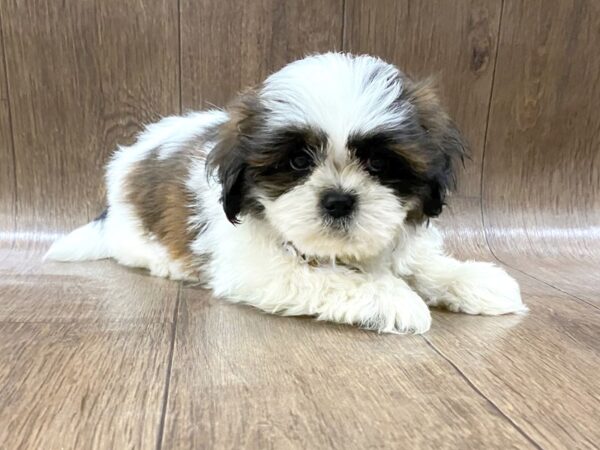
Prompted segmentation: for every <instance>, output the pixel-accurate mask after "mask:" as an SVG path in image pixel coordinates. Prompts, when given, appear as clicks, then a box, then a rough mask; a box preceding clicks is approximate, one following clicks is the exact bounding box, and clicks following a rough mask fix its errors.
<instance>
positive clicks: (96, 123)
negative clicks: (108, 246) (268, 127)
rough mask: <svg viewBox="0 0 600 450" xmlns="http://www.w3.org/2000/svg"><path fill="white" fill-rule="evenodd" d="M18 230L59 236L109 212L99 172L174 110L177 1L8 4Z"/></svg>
mask: <svg viewBox="0 0 600 450" xmlns="http://www.w3.org/2000/svg"><path fill="white" fill-rule="evenodd" d="M0 8H1V14H2V17H3V19H4V23H3V34H4V43H5V49H6V55H5V56H6V61H7V73H8V82H9V85H10V89H11V92H10V95H11V100H12V101H11V109H12V110H11V114H12V119H13V128H14V140H15V153H16V179H17V194H18V205H17V208H18V226H19V233H21V235H24V236H25V237H27V236H29V235H31V236H36V235H40V234H41V233H51V232H56V231H63V230H67V229H69V228H72V227H73V226H75V225H80V224H82V223H83V222H85V221H87V220H89V219H90V218H93V217H94V216H95V215H97V214H98V213H99V212H100V211H102V209H103V207H104V199H103V196H104V189H103V183H102V180H103V173H104V170H103V166H104V164H105V162H106V161H107V158H108V155H109V154H110V153H111V152H112V151H113V150H114V149H115V147H116V145H117V143H128V142H130V141H131V139H132V137H133V135H134V133H136V132H137V131H139V130H140V129H141V126H142V124H143V123H147V122H151V121H155V120H156V119H157V118H158V117H159V116H160V115H166V114H170V113H175V112H178V110H179V104H178V103H179V101H178V91H179V89H178V69H177V67H178V54H177V49H178V36H177V4H176V2H172V1H169V0H157V1H153V2H145V1H142V0H134V1H127V2H123V1H120V0H108V1H102V2H97V1H86V2H79V1H67V2H46V1H43V0H32V1H27V2H24V1H17V0H7V1H3V2H1V4H0Z"/></svg>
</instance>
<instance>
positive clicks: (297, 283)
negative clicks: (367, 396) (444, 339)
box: [212, 258, 431, 333]
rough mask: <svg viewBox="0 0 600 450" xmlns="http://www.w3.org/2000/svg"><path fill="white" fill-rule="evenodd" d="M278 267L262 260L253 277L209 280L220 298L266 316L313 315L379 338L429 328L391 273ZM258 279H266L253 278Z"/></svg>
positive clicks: (425, 314) (421, 308)
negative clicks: (242, 304)
mask: <svg viewBox="0 0 600 450" xmlns="http://www.w3.org/2000/svg"><path fill="white" fill-rule="evenodd" d="M276 261H277V262H276V263H274V264H271V262H272V261H270V260H268V259H261V262H263V263H264V265H261V268H260V269H258V270H257V271H254V272H249V271H241V270H240V271H232V270H231V269H230V270H229V271H228V272H227V273H228V274H230V275H229V277H227V278H226V279H225V278H223V279H222V280H219V279H217V278H213V280H212V286H213V289H214V291H215V293H216V294H217V295H218V296H222V297H225V298H227V299H229V300H231V301H239V302H243V303H247V304H250V305H252V306H255V307H257V308H259V309H261V310H263V311H266V312H268V313H273V314H281V315H290V316H292V315H311V316H315V317H317V318H318V319H319V320H327V321H332V322H338V323H345V324H353V325H359V326H361V327H364V328H367V329H371V330H376V331H379V332H390V333H424V332H426V331H427V330H428V329H429V327H430V325H431V315H430V313H429V308H428V307H427V305H426V304H425V302H424V301H423V299H421V297H419V295H418V294H417V293H416V292H415V291H414V290H413V289H411V287H410V286H409V285H408V284H406V283H405V282H404V281H403V280H402V279H400V278H397V277H395V276H394V275H393V274H392V273H391V271H387V272H386V273H384V274H365V273H358V272H355V271H353V270H349V269H346V268H340V267H337V268H334V267H316V268H315V267H309V266H307V265H299V264H297V263H294V262H291V260H284V259H283V258H280V259H278V260H276ZM258 264H260V263H258ZM255 265H256V263H255ZM232 273H235V278H234V277H232V276H231V274H232ZM262 273H268V274H269V275H268V276H265V277H262V276H260V275H259V276H257V274H262Z"/></svg>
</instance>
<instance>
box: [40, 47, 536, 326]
mask: <svg viewBox="0 0 600 450" xmlns="http://www.w3.org/2000/svg"><path fill="white" fill-rule="evenodd" d="M464 151H465V146H464V144H463V141H462V139H461V136H460V133H459V131H458V130H457V129H456V127H455V125H454V124H453V122H452V121H451V120H450V119H449V117H448V116H447V115H446V113H445V112H444V110H443V109H442V107H441V106H440V104H439V102H438V99H437V97H436V95H435V93H434V91H433V90H432V88H431V86H430V85H429V83H427V82H415V81H413V80H411V79H410V78H408V77H407V76H406V75H405V74H403V73H402V72H401V71H400V70H398V69H397V68H396V67H395V66H393V65H390V64H387V63H385V62H384V61H382V60H380V59H378V58H374V57H370V56H352V55H347V54H339V53H328V54H323V55H314V56H309V57H307V58H305V59H302V60H299V61H296V62H293V63H291V64H289V65H287V66H286V67H284V68H283V69H281V70H280V71H278V72H277V73H275V74H273V75H271V76H270V77H269V78H267V80H266V81H265V82H264V83H262V84H261V85H259V86H258V87H256V88H254V89H251V90H248V91H246V92H244V93H242V94H241V95H240V96H239V98H238V99H237V100H236V101H235V102H234V103H233V104H232V105H230V106H229V107H228V108H227V109H226V110H224V111H223V110H210V111H205V112H194V113H190V114H187V115H185V116H182V117H168V118H165V119H163V120H161V121H160V122H158V123H156V124H154V125H150V126H148V127H147V129H146V130H145V131H144V132H143V133H142V134H141V135H140V136H139V138H138V141H137V143H135V144H134V145H132V146H131V147H127V148H120V149H119V150H118V151H117V152H116V153H115V155H114V156H113V158H112V160H111V161H110V163H109V164H108V167H107V174H106V183H107V188H108V208H107V210H106V211H105V212H104V213H103V214H102V215H101V216H100V217H98V218H97V219H96V220H94V221H93V222H91V223H89V224H87V225H85V226H83V227H81V228H79V229H77V230H75V231H73V232H72V233H71V234H69V235H67V236H65V237H63V238H62V239H60V240H59V241H57V242H55V243H54V245H52V247H51V248H50V250H49V252H48V254H47V258H49V259H53V260H59V261H81V260H92V259H100V258H114V259H116V260H117V261H118V262H120V263H121V264H124V265H126V266H132V267H143V268H147V269H148V270H149V271H150V273H151V274H152V275H156V276H160V277H170V278H173V279H183V280H200V281H203V282H205V283H206V284H207V286H208V287H210V288H211V289H212V291H213V292H214V294H215V295H217V296H219V297H223V298H225V299H228V300H230V301H233V302H244V303H247V304H250V305H253V306H255V307H257V308H259V309H261V310H263V311H266V312H269V313H277V314H284V315H311V316H315V317H316V318H318V319H320V320H329V321H333V322H339V323H347V324H356V325H359V326H361V327H364V328H368V329H373V330H377V331H380V332H400V333H406V332H413V333H423V332H425V331H427V330H428V329H429V327H430V324H431V315H430V312H429V309H428V305H429V306H442V307H445V308H447V309H449V310H451V311H456V312H463V313H467V314H489V315H495V314H505V313H516V312H522V311H525V310H526V308H525V306H524V305H523V303H522V301H521V296H520V292H519V287H518V285H517V283H516V282H515V280H514V279H513V278H511V277H510V276H509V275H508V274H507V273H506V272H505V271H504V270H502V269H501V268H499V267H496V266H494V265H492V264H489V263H483V262H472V261H468V262H460V261H457V260H456V259H453V258H451V257H449V256H447V255H446V254H445V253H444V250H443V244H442V239H441V237H440V234H439V233H438V231H436V228H435V226H434V225H433V223H431V221H430V218H433V217H436V216H438V215H439V214H440V213H441V212H442V207H443V205H444V200H445V196H446V193H447V191H448V189H449V188H450V187H451V185H452V182H453V179H454V171H455V167H456V162H457V160H461V159H462V157H463V153H464Z"/></svg>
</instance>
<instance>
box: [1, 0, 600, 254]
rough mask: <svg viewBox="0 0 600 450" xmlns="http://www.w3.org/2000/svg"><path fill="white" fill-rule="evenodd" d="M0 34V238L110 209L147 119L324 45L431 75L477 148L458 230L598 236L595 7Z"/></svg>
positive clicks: (387, 5) (345, 12)
mask: <svg viewBox="0 0 600 450" xmlns="http://www.w3.org/2000/svg"><path fill="white" fill-rule="evenodd" d="M0 24H1V27H2V29H1V31H2V33H1V35H0V39H1V41H2V45H1V46H0V58H1V63H2V70H0V100H1V101H0V226H1V227H2V234H0V237H1V238H2V240H3V241H4V242H7V241H15V240H19V239H33V238H40V239H42V238H44V237H47V238H51V237H52V235H53V233H58V232H63V231H65V230H67V229H69V228H72V227H73V226H75V225H78V224H81V223H83V222H85V221H86V220H88V219H90V218H91V217H93V216H94V215H95V214H97V213H98V212H99V211H101V210H102V208H103V202H104V190H103V187H102V176H103V165H104V163H105V162H106V161H107V158H108V156H109V155H110V153H111V152H112V151H113V149H114V148H115V146H116V145H117V144H118V143H121V144H128V143H130V142H131V141H132V139H133V137H134V135H135V133H136V132H138V131H139V130H140V128H141V126H142V124H144V123H148V122H151V121H153V120H156V119H158V118H159V117H160V116H164V115H168V114H177V113H180V112H182V111H186V110H190V109H200V108H204V107H206V106H209V105H212V104H215V105H223V104H224V103H226V102H227V100H228V99H230V98H231V97H232V96H233V95H234V94H235V93H236V92H237V91H238V90H239V89H241V88H243V87H244V86H248V85H252V84H254V83H256V82H258V81H260V80H262V79H263V78H264V77H265V76H266V75H267V74H269V73H270V72H272V71H273V70H276V69H277V68H279V67H281V66H282V65H284V64H285V63H286V62H288V61H291V60H294V59H296V58H299V57H301V56H302V55H304V54H306V53H311V52H322V51H327V50H343V51H350V52H356V53H371V54H375V55H379V56H381V57H383V58H384V59H387V60H389V61H391V62H393V63H396V64H397V65H398V66H399V67H401V68H402V69H403V70H405V71H406V72H408V73H410V74H413V75H417V76H427V75H436V76H437V78H438V80H439V84H440V88H441V93H442V97H443V98H444V100H445V103H446V104H447V105H448V108H449V110H450V111H451V113H452V115H453V116H454V117H455V119H456V121H457V122H458V123H459V125H460V126H461V128H462V129H463V131H464V133H465V134H466V136H467V137H468V139H469V141H470V142H471V148H472V161H470V162H469V163H468V164H467V167H466V169H465V171H464V172H463V174H462V175H461V178H460V184H459V189H458V193H457V195H456V196H455V197H454V200H453V201H454V202H458V203H457V204H460V205H461V206H460V207H461V208H466V209H469V210H470V211H471V212H472V213H473V214H474V217H478V218H477V220H475V221H473V222H471V223H466V224H463V225H461V227H467V228H468V227H473V228H477V227H479V226H480V225H481V219H483V222H484V224H485V226H486V229H485V237H486V239H487V244H486V245H488V244H489V246H490V248H491V250H492V251H495V252H496V253H497V254H498V255H502V254H504V253H506V252H505V249H509V250H510V252H512V251H513V249H514V250H515V251H517V253H518V252H520V251H523V252H525V251H526V252H529V253H539V254H548V253H550V254H555V255H562V254H563V253H561V252H562V250H561V242H563V241H562V240H561V239H563V238H565V239H571V240H573V239H575V240H576V243H575V247H576V248H575V250H573V251H572V252H571V256H575V257H576V256H577V255H578V254H583V253H586V254H588V253H590V252H589V247H590V245H589V242H592V241H593V242H596V240H595V239H596V238H597V237H598V223H599V215H600V213H599V211H600V192H599V191H600V188H599V186H600V180H599V177H600V176H599V173H600V170H599V164H600V156H599V149H598V145H599V143H600V113H599V112H598V111H599V108H598V106H597V105H598V104H600V83H599V81H600V75H599V74H600V57H599V56H600V55H599V54H598V51H597V49H598V48H599V46H600V3H599V2H597V1H594V0H556V1H553V2H547V1H543V0H528V1H521V0H503V1H502V0H455V1H445V0H425V1H419V2H415V1H410V0H377V1H361V0H289V1H277V0H252V1H248V0H227V1H224V0H128V1H122V0H102V1H100V0H86V1H75V0H68V1H64V2H49V1H47V0H1V1H0ZM452 227H453V225H452V224H450V231H449V232H452ZM460 231H461V230H457V229H456V227H454V232H460ZM557 243H558V244H557Z"/></svg>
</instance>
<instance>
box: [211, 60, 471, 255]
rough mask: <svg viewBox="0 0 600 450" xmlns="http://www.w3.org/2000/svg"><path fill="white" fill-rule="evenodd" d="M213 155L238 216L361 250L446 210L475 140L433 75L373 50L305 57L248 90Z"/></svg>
mask: <svg viewBox="0 0 600 450" xmlns="http://www.w3.org/2000/svg"><path fill="white" fill-rule="evenodd" d="M229 114H230V119H229V121H228V122H227V123H225V124H224V125H223V126H222V127H221V129H220V130H219V133H218V137H217V141H216V144H215V147H214V148H213V150H212V151H211V152H210V154H209V156H208V165H207V167H208V168H209V170H212V171H216V174H217V175H218V178H219V180H220V182H221V184H222V189H223V191H222V202H223V208H224V210H225V214H226V215H227V218H228V219H229V220H230V221H231V222H233V223H237V222H238V221H239V220H243V216H244V215H246V214H252V215H255V216H257V217H259V218H261V220H266V221H268V222H269V223H270V224H271V225H272V226H273V227H274V228H275V229H276V230H278V232H279V233H280V234H281V235H282V238H283V240H286V241H290V242H292V243H293V244H294V245H295V246H296V248H297V249H298V250H299V251H301V252H302V253H305V254H307V255H314V256H327V257H341V258H343V257H347V258H355V259H360V258H364V257H368V256H372V255H374V254H377V253H379V252H380V251H382V250H383V249H384V248H385V247H387V246H389V245H390V243H391V242H392V241H393V239H394V238H395V237H396V236H397V235H398V234H399V233H400V232H401V231H402V230H403V228H404V227H406V226H409V224H410V223H415V222H422V221H426V220H427V219H428V218H430V217H435V216H437V215H439V214H440V213H441V211H442V207H443V205H444V198H445V196H446V192H447V190H448V189H449V187H450V186H451V185H452V183H453V181H454V167H455V161H456V159H461V158H462V157H463V155H464V152H465V145H464V143H463V140H462V138H461V136H460V133H459V131H458V130H457V129H456V127H455V126H454V124H453V123H452V121H451V120H450V119H449V117H448V116H447V114H446V113H445V112H444V110H443V109H442V108H441V106H440V104H439V101H438V98H437V96H436V94H435V92H434V90H433V88H432V86H431V84H430V83H429V82H414V81H412V80H410V79H409V78H408V77H407V76H405V75H404V74H403V73H402V72H400V71H399V70H398V69H397V68H396V67H394V66H393V65H390V64H387V63H385V62H384V61H382V60H380V59H377V58H373V57H369V56H356V57H355V56H350V55H344V54H336V53H330V54H325V55H316V56H310V57H308V58H305V59H302V60H299V61H296V62H294V63H291V64H289V65H288V66H286V67H284V68H283V69H281V70H280V71H279V72H277V73H275V74H273V75H271V76H270V77H269V78H268V79H267V80H266V81H265V82H264V83H263V84H262V85H261V86H259V87H258V88H256V89H253V90H250V91H247V92H245V93H243V94H242V95H241V96H240V97H239V98H238V100H237V101H236V102H235V103H234V104H233V105H232V106H231V107H230V109H229Z"/></svg>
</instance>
